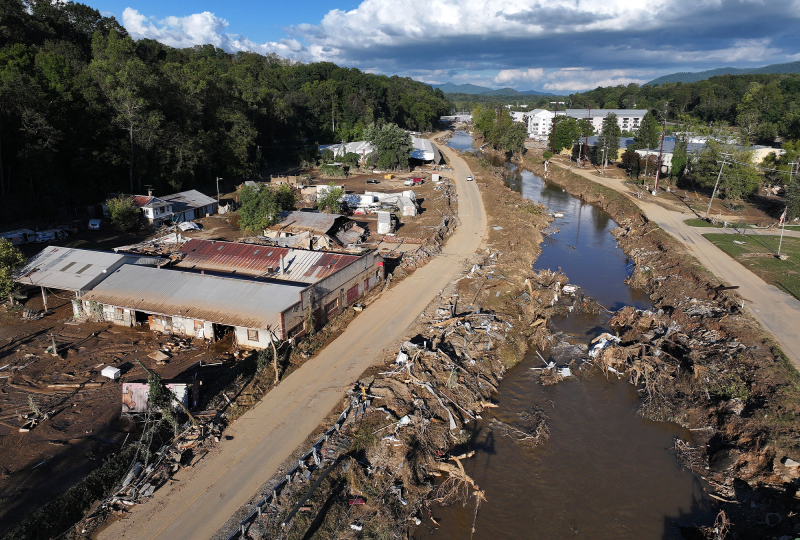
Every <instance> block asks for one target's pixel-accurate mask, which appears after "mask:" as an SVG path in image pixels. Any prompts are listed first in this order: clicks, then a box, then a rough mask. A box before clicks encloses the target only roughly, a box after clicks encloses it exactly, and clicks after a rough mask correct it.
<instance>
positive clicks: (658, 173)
mask: <svg viewBox="0 0 800 540" xmlns="http://www.w3.org/2000/svg"><path fill="white" fill-rule="evenodd" d="M662 118H663V119H664V124H663V126H662V128H661V148H659V150H658V167H656V185H655V187H654V188H653V195H658V179H659V177H660V176H661V154H663V153H664V136H665V135H666V134H667V104H666V103H665V104H664V116H663V117H662Z"/></svg>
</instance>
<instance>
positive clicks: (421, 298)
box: [99, 146, 487, 540]
mask: <svg viewBox="0 0 800 540" xmlns="http://www.w3.org/2000/svg"><path fill="white" fill-rule="evenodd" d="M440 148H441V150H442V151H443V152H444V153H445V154H446V155H447V157H448V158H449V160H450V162H451V163H452V164H453V165H454V174H453V175H452V176H454V178H455V181H456V189H457V192H458V208H459V218H460V220H461V225H460V226H459V227H458V229H457V230H456V232H455V234H453V236H452V237H451V238H450V239H449V240H448V242H447V244H446V245H445V249H444V255H442V256H438V257H436V258H435V259H433V260H432V261H431V262H430V263H429V264H427V265H426V266H424V267H423V268H421V269H419V270H417V271H416V272H414V274H413V275H411V276H410V277H408V278H406V279H405V280H404V281H402V282H400V283H398V284H397V285H396V286H395V287H393V288H392V289H390V290H389V291H387V292H385V293H384V294H383V296H382V297H381V298H379V299H378V300H377V301H375V302H374V303H373V304H372V305H370V306H369V307H368V308H367V309H366V310H365V311H364V312H363V313H362V314H361V315H360V316H359V317H357V318H356V319H355V320H354V321H353V322H352V323H351V324H350V325H349V326H348V327H347V329H346V330H345V331H344V332H343V333H342V335H341V336H339V337H338V338H337V339H336V340H335V341H333V342H332V343H330V344H329V345H328V346H327V347H326V348H325V349H324V350H323V351H322V352H321V353H320V354H319V355H318V356H316V357H315V358H313V359H311V360H309V361H308V362H306V364H304V365H303V366H302V367H301V368H300V369H298V370H297V371H295V372H294V373H292V374H291V375H290V376H289V377H287V378H286V379H285V380H284V381H282V382H281V383H280V385H278V387H277V388H275V389H273V390H272V391H271V392H270V393H269V394H267V395H266V396H265V397H264V399H263V400H262V401H261V402H260V403H258V404H257V406H256V407H255V408H254V409H252V410H251V411H249V412H248V413H247V414H245V415H244V416H242V417H241V418H240V419H239V420H237V421H236V422H235V423H234V424H233V425H232V426H231V427H230V428H229V429H228V430H226V432H225V434H226V435H229V436H230V435H232V436H233V440H230V441H225V442H224V443H222V445H221V448H220V451H219V452H218V453H216V454H214V455H213V456H209V457H207V458H206V460H208V462H207V463H205V465H202V462H201V466H200V467H196V468H193V469H190V470H187V471H181V472H179V473H178V474H177V475H176V479H177V480H178V483H177V484H175V485H173V486H172V487H169V486H167V487H164V488H162V489H161V490H159V491H158V492H157V493H156V495H155V497H154V498H153V500H152V501H150V502H149V503H148V504H146V505H143V506H140V507H135V508H134V510H133V513H132V515H131V517H130V519H128V520H125V521H118V522H116V523H113V524H112V525H110V526H109V527H108V528H107V529H105V530H104V531H102V532H101V533H100V535H99V538H101V539H106V538H107V539H114V540H117V539H119V538H135V539H137V540H148V539H156V538H158V539H170V540H182V539H186V540H201V539H204V538H210V537H211V536H212V535H213V534H214V533H216V532H217V531H218V530H219V528H220V527H222V526H223V525H224V524H225V522H226V521H227V520H228V518H230V517H231V516H232V515H233V514H234V513H235V512H236V511H237V510H238V509H239V508H240V507H241V506H242V505H244V504H246V503H248V502H249V501H250V500H251V499H252V498H253V497H254V496H255V495H256V492H257V490H258V488H259V487H260V486H261V485H262V484H263V483H264V482H265V481H266V480H267V479H269V478H270V477H271V476H272V475H273V474H274V473H275V471H276V470H277V468H278V467H279V466H280V465H281V463H283V461H284V460H286V459H287V458H288V457H289V456H290V455H291V453H292V452H293V451H294V450H295V449H296V448H297V447H299V446H300V445H301V444H302V443H303V442H304V441H305V439H306V437H308V435H310V434H311V433H312V432H313V431H314V430H315V429H316V428H317V427H318V426H319V425H320V423H321V422H322V421H323V420H324V419H325V417H326V416H327V414H328V413H329V412H330V411H331V410H333V409H337V408H338V407H340V406H341V407H343V401H342V399H343V397H344V392H345V390H347V389H348V388H351V387H352V385H353V383H354V382H355V381H356V380H357V379H358V377H359V376H360V375H361V373H363V372H364V370H365V369H367V368H368V367H369V366H370V365H372V364H373V363H374V362H376V361H378V360H380V359H381V357H382V351H383V350H384V348H385V347H387V346H388V345H390V344H392V343H393V342H395V341H396V340H397V339H399V338H400V337H401V336H402V334H403V333H404V331H405V330H406V329H407V328H408V327H409V325H410V324H411V323H412V322H413V321H414V320H415V319H416V318H417V316H419V314H420V313H422V311H424V309H425V308H426V307H427V305H428V304H429V303H430V301H431V300H433V298H434V297H435V296H436V295H437V294H439V292H440V291H441V290H442V289H444V288H445V286H446V285H447V284H448V283H449V282H450V280H452V279H453V278H454V277H455V276H456V275H457V274H458V272H459V271H460V270H461V268H462V267H463V261H464V259H465V258H466V257H469V256H470V255H472V254H473V253H475V251H476V250H477V249H478V248H479V247H481V245H482V244H483V242H484V240H485V234H486V223H487V222H486V213H485V212H484V208H483V201H482V200H481V196H480V192H479V190H478V188H477V186H476V184H475V183H474V182H466V180H465V178H466V176H467V175H468V174H471V173H470V171H469V169H468V167H467V165H466V163H465V162H464V161H463V160H461V159H460V158H459V157H458V156H457V155H456V154H455V153H454V152H453V151H451V150H450V149H449V148H447V147H444V146H440ZM337 410H338V409H337Z"/></svg>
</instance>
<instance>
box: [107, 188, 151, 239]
mask: <svg viewBox="0 0 800 540" xmlns="http://www.w3.org/2000/svg"><path fill="white" fill-rule="evenodd" d="M106 206H107V207H108V212H109V214H111V223H112V224H113V225H114V228H115V229H117V230H118V231H120V232H128V231H131V230H133V229H134V228H136V227H137V226H138V225H139V222H140V220H141V219H142V211H141V209H140V208H139V207H138V206H136V205H135V204H133V200H132V199H131V198H130V197H126V196H124V195H120V196H119V197H117V198H115V199H108V200H107V201H106Z"/></svg>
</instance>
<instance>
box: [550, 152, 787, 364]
mask: <svg viewBox="0 0 800 540" xmlns="http://www.w3.org/2000/svg"><path fill="white" fill-rule="evenodd" d="M555 164H556V165H557V166H559V167H562V168H564V169H566V168H568V167H567V166H566V165H563V164H561V163H558V162H556V163H555ZM572 172H574V173H577V174H580V175H581V176H584V177H585V178H588V179H589V180H592V181H593V182H597V183H599V184H603V185H605V186H607V187H610V188H612V189H614V190H616V191H619V192H620V193H624V194H626V195H627V196H628V197H630V198H631V199H632V200H633V201H634V202H635V203H636V204H637V205H638V206H639V207H640V208H641V209H642V211H644V213H645V215H646V216H647V217H648V218H649V219H650V220H652V221H655V222H656V223H658V225H659V226H660V227H661V228H662V229H664V230H665V231H667V232H668V233H669V234H671V235H672V236H673V237H675V238H676V239H677V240H678V241H680V242H681V243H682V244H683V245H684V246H686V248H687V250H688V251H689V253H690V254H691V255H693V256H694V257H695V258H696V259H697V260H698V261H700V264H702V265H703V266H704V267H705V268H706V269H707V270H709V271H710V272H712V273H713V274H714V275H716V276H717V277H719V278H720V279H721V280H722V281H724V282H726V283H728V284H730V285H738V286H739V289H738V290H737V291H736V292H737V293H739V295H741V297H742V299H743V300H744V301H745V305H747V306H748V307H749V308H750V311H751V313H752V315H753V317H754V318H755V319H756V320H757V321H758V322H760V323H761V325H762V326H763V327H764V328H765V329H766V330H767V331H769V332H770V333H771V334H772V335H773V336H775V339H776V340H777V342H778V343H779V344H780V345H781V348H782V349H783V352H784V353H785V354H786V356H788V357H789V359H790V360H791V361H792V363H793V364H794V366H795V367H796V368H798V369H800V332H798V331H797V328H798V321H800V301H798V300H797V299H795V298H794V297H792V296H789V295H788V294H786V293H784V292H783V291H781V290H780V289H778V288H777V287H774V286H773V285H769V284H768V283H766V282H765V281H764V280H763V279H761V278H760V277H758V276H757V275H755V274H754V273H753V272H751V271H750V270H748V269H747V268H745V267H744V266H742V265H741V264H739V263H738V262H736V261H734V260H733V259H732V258H731V257H730V256H728V255H727V254H726V253H725V252H723V251H721V250H720V249H719V248H717V247H716V246H715V245H714V244H712V243H711V242H709V241H708V240H706V238H704V237H703V234H707V233H711V232H721V231H722V229H711V228H708V227H706V228H699V227H690V226H688V225H687V224H686V223H684V220H686V219H689V218H693V217H696V216H695V215H694V213H693V212H691V211H690V210H688V209H686V210H685V211H678V210H667V209H666V208H664V207H663V206H660V205H658V204H655V203H653V202H648V201H647V200H646V199H637V198H636V197H634V196H633V195H632V194H631V190H630V188H628V187H627V186H626V185H624V184H623V183H622V181H620V180H618V179H611V178H604V177H601V176H597V175H595V174H591V173H590V172H588V171H585V170H582V169H572ZM660 196H662V197H667V196H668V195H666V194H662V195H660ZM773 234H774V233H773Z"/></svg>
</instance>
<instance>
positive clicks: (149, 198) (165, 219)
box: [111, 189, 219, 227]
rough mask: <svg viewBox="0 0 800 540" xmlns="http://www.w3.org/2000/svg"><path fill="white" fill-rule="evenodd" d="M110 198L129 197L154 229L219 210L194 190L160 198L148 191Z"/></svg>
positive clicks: (214, 200) (217, 206)
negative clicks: (144, 193)
mask: <svg viewBox="0 0 800 540" xmlns="http://www.w3.org/2000/svg"><path fill="white" fill-rule="evenodd" d="M111 197H129V198H130V199H131V201H132V202H133V204H134V205H136V206H138V207H139V208H141V210H142V215H143V216H144V219H146V220H147V221H148V222H149V223H150V224H151V225H153V226H154V227H159V226H161V225H164V224H167V223H180V222H183V221H192V220H193V219H200V218H202V217H205V216H211V215H213V214H216V213H217V211H218V208H219V201H217V200H216V199H214V198H212V197H209V196H208V195H204V194H202V193H200V192H199V191H197V190H196V189H191V190H189V191H181V192H180V193H174V194H172V195H164V196H162V197H154V196H153V191H152V190H148V191H147V195H126V194H118V193H112V194H111Z"/></svg>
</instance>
